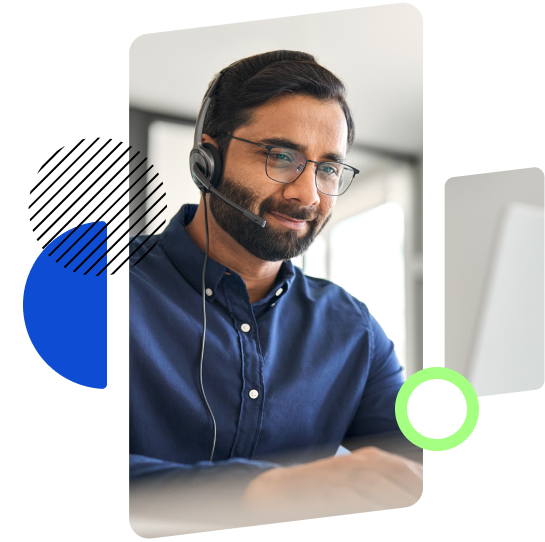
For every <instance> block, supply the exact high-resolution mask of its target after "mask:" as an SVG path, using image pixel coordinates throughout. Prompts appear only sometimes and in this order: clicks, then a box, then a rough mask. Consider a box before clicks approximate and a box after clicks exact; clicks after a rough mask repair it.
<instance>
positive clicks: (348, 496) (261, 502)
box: [244, 447, 423, 521]
mask: <svg viewBox="0 0 545 542" xmlns="http://www.w3.org/2000/svg"><path fill="white" fill-rule="evenodd" d="M422 475H423V473H422V466H421V465H419V464H418V463H415V462H413V461H410V460H409V459H405V458H403V457H401V456H398V455H394V454H391V453H388V452H384V451H382V450H379V449H378V448H374V447H366V448H360V449H358V450H355V451H354V452H353V453H352V454H350V455H344V456H339V457H331V458H327V459H322V460H319V461H314V462H311V463H307V464H304V465H298V466H296V467H289V468H276V469H271V470H269V471H267V472H264V473H263V474H260V475H259V476H257V477H256V478H254V480H253V481H252V482H251V483H250V484H249V486H248V487H247V488H246V491H245V493H244V504H245V506H247V507H249V509H250V512H251V513H254V514H256V515H258V516H265V517H264V518H263V519H265V520H267V521H275V520H276V521H286V520H290V519H304V518H310V517H323V516H331V515H339V514H352V513H357V512H367V511H371V510H384V509H387V508H399V507H405V506H411V505H413V504H414V503H415V502H416V501H417V500H418V499H419V498H420V496H421V494H422Z"/></svg>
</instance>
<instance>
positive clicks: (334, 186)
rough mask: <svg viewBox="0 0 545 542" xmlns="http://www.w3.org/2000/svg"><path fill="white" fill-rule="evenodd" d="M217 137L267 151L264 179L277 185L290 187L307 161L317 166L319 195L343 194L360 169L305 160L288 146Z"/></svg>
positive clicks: (233, 137)
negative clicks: (241, 142) (266, 178)
mask: <svg viewBox="0 0 545 542" xmlns="http://www.w3.org/2000/svg"><path fill="white" fill-rule="evenodd" d="M219 135H220V136H224V137H230V138H232V139H236V140H238V141H243V142H244V143H251V144H252V145H257V146H258V147H263V148H264V149H267V160H266V161H265V172H266V174H267V177H269V179H271V180H272V181H275V182H277V183H284V184H289V183H293V182H295V181H296V180H297V179H298V178H299V177H300V176H301V174H302V173H303V171H305V168H306V166H307V164H308V163H309V162H312V163H313V164H316V174H315V182H316V188H317V190H318V192H321V193H322V194H325V195H326V196H341V195H342V194H344V193H345V192H346V191H347V190H348V188H349V187H350V184H351V183H352V180H353V179H354V177H355V176H356V175H357V174H358V173H359V170H357V169H356V168H353V167H352V166H349V165H347V164H343V163H341V162H315V161H314V160H308V159H307V158H305V157H304V156H303V155H302V154H301V153H300V152H297V151H294V150H293V149H289V148H287V147H277V146H276V145H262V144H261V143H255V142H254V141H248V140H247V139H242V138H240V137H235V136H232V135H227V134H219Z"/></svg>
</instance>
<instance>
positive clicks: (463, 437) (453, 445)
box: [395, 367, 481, 456]
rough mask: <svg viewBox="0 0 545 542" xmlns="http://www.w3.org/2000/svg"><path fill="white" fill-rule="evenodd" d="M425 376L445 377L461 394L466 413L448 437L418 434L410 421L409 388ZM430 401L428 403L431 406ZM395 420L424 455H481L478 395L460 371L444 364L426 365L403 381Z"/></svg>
mask: <svg viewBox="0 0 545 542" xmlns="http://www.w3.org/2000/svg"><path fill="white" fill-rule="evenodd" d="M428 380H446V381H447V382H450V383H452V384H454V385H455V386H456V387H457V388H458V389H459V390H460V391H461V392H462V394H463V395H464V398H465V400H466V404H467V414H466V418H465V421H464V423H463V424H462V426H461V427H460V429H458V431H456V433H454V434H453V435H450V436H449V437H445V438H442V439H433V438H429V437H425V436H424V435H422V434H420V433H419V432H418V431H417V430H416V429H415V428H414V427H413V426H412V424H411V422H410V421H409V416H408V414H407V405H408V403H409V397H410V396H411V394H412V392H413V391H414V390H415V389H416V388H417V387H418V386H419V385H420V384H422V383H424V382H427V381H428ZM432 407H433V405H430V408H432ZM395 412H396V419H397V424H398V426H399V429H400V430H401V432H402V433H403V434H404V435H405V437H406V438H407V439H408V440H409V441H410V442H412V443H413V444H414V445H415V446H418V447H419V448H422V449H423V450H424V455H425V456H439V455H441V456H461V455H465V456H476V455H481V446H480V438H479V399H478V397H477V394H476V393H475V390H474V389H473V386H472V385H471V384H470V383H469V382H468V381H467V380H466V379H465V378H464V377H463V376H462V375H461V374H460V373H457V372H456V371H453V370H452V369H447V368H445V367H429V368H427V369H423V370H421V371H418V372H417V373H415V374H414V375H412V376H411V377H410V378H408V379H407V381H406V382H405V383H404V384H403V386H402V387H401V389H400V390H399V393H398V395H397V399H396V405H395Z"/></svg>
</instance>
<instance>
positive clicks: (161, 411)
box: [130, 51, 422, 521]
mask: <svg viewBox="0 0 545 542" xmlns="http://www.w3.org/2000/svg"><path fill="white" fill-rule="evenodd" d="M353 138H354V126H353V122H352V118H351V114H350V110H349V108H348V105H347V103H346V101H345V89H344V87H343V85H342V83H341V81H339V79H337V78H336V77H335V76H334V75H333V74H332V73H331V72H329V71H328V70H326V69H325V68H323V67H322V66H320V65H319V64H318V63H316V61H315V59H314V58H313V57H312V56H311V55H308V54H305V53H300V52H291V51H275V52H271V53H265V54H261V55H256V56H254V57H250V58H247V59H243V60H241V61H239V62H237V63H235V64H233V65H231V66H230V67H229V68H228V69H227V71H226V72H225V73H224V74H223V76H222V78H221V80H220V81H219V83H218V86H217V88H216V89H215V91H214V93H213V96H212V102H211V105H210V107H209V110H208V112H207V115H206V119H205V122H204V132H203V136H202V142H203V143H208V144H211V145H213V146H214V147H216V148H217V149H218V150H219V153H220V156H221V158H222V163H223V167H222V177H221V181H220V183H219V185H218V190H219V191H220V192H221V193H222V194H223V195H224V196H226V197H228V198H229V199H231V200H232V201H234V202H235V203H236V204H238V205H240V206H241V207H242V208H244V209H247V210H249V211H251V212H253V213H255V214H257V215H259V216H260V217H262V218H264V219H265V220H266V222H267V224H266V226H265V227H264V228H260V227H259V226H258V225H256V224H254V223H253V222H251V221H249V220H248V219H247V218H246V217H244V216H243V215H242V214H240V213H239V211H237V210H235V209H233V208H232V207H230V206H229V205H227V204H226V203H224V202H223V201H222V200H221V199H220V198H218V197H216V196H214V195H210V194H207V195H206V196H205V197H206V198H207V201H208V205H209V212H208V217H207V218H208V228H209V260H208V264H207V267H206V276H205V283H206V284H205V286H206V290H205V291H206V315H207V327H206V347H205V350H204V363H203V383H204V389H205V393H206V398H207V399H208V402H209V404H210V407H211V410H212V412H213V413H214V416H215V418H216V420H217V441H216V444H215V449H214V457H213V459H214V461H213V462H207V461H206V460H207V459H208V458H209V453H210V449H211V446H212V442H213V431H212V423H211V420H210V417H209V413H208V411H207V408H206V407H205V404H204V403H203V397H202V395H201V390H200V382H199V351H200V345H201V333H202V303H201V295H202V288H201V272H202V268H203V261H204V257H205V255H204V252H205V249H206V224H205V208H204V201H203V200H202V198H201V202H200V204H199V206H198V207H197V206H192V205H185V206H183V207H182V209H181V210H180V211H179V212H178V214H177V215H176V216H175V217H174V218H173V219H172V220H171V222H170V224H169V226H168V227H167V228H166V230H165V231H164V232H163V234H161V235H160V236H158V237H159V239H158V244H157V246H156V247H155V248H154V249H153V250H152V251H151V252H150V253H149V254H148V255H147V256H146V257H145V258H144V259H143V260H142V261H140V262H139V263H138V265H136V266H135V267H132V268H131V293H130V303H131V305H130V311H131V312H130V318H131V321H130V328H131V345H130V358H131V397H130V400H131V429H130V432H131V445H130V446H131V454H132V455H131V479H132V481H133V482H138V481H141V480H147V481H150V480H152V481H156V480H162V481H164V483H165V484H167V485H168V486H169V488H170V489H172V488H179V489H180V495H183V496H185V497H187V496H191V499H189V501H190V502H191V503H195V502H197V501H198V500H199V498H204V499H206V498H209V497H210V496H212V495H223V498H224V501H226V500H229V502H230V503H231V504H232V503H234V502H237V503H242V509H244V507H246V509H249V510H252V512H253V513H255V514H262V516H260V517H263V518H265V519H264V521H266V520H270V518H271V517H273V516H274V514H272V511H280V512H281V513H279V514H277V515H276V516H274V517H277V518H281V519H285V518H293V519H294V518H301V517H313V516H319V515H323V514H328V513H347V512H354V511H364V510H376V509H382V508H389V507H393V506H408V505H410V504H413V503H414V502H416V500H417V499H418V497H419V495H420V493H421V488H422V471H421V467H420V465H417V464H416V463H414V462H412V461H409V460H407V459H404V458H402V457H400V456H397V455H393V454H389V453H386V452H382V451H379V450H377V449H376V448H369V447H367V448H361V449H357V450H355V452H354V453H353V454H351V455H347V456H342V457H331V456H333V455H334V454H335V451H336V450H337V448H338V446H339V445H340V444H341V443H343V442H345V443H346V442H347V441H348V440H349V439H354V438H356V437H366V436H369V435H373V434H381V433H386V432H391V431H395V430H397V429H398V428H397V423H396V420H395V413H394V405H395V399H396V396H397V392H398V390H399V388H400V387H401V385H402V383H403V379H402V375H401V367H400V366H399V363H398V361H397V358H396V356H395V353H394V350H393V345H392V343H391V342H390V341H389V340H388V339H387V337H386V336H385V334H384V332H383V331H382V329H381V328H380V326H379V325H378V324H377V322H376V321H375V320H374V319H373V317H372V316H371V315H370V314H369V312H368V310H367V308H366V306H365V305H364V304H363V303H361V302H360V301H358V300H356V299H354V298H353V297H352V296H350V295H349V294H348V293H346V292H345V291H344V290H342V289H341V288H339V287H338V286H336V285H334V284H332V283H330V282H328V281H325V280H320V279H315V278H310V277H306V276H305V275H303V274H302V273H301V271H300V270H299V269H297V268H296V267H294V266H293V265H292V264H291V262H290V261H289V260H290V259H291V258H294V257H296V256H298V255H300V254H302V253H303V252H304V251H305V250H306V249H307V248H308V247H309V245H310V244H311V243H312V241H313V240H314V238H315V237H316V235H318V233H319V232H320V231H321V229H322V228H323V227H324V226H325V224H326V223H327V221H328V220H329V218H330V216H331V213H332V211H333V207H334V205H335V201H336V199H337V198H338V197H346V196H344V193H345V191H346V190H347V189H348V188H349V185H350V182H351V181H352V178H353V176H354V175H355V173H356V172H357V170H355V169H354V168H351V167H350V166H348V165H346V164H344V160H345V156H346V153H347V151H348V149H349V146H350V144H351V143H352V141H353ZM343 164H344V165H343ZM141 242H142V239H138V240H137V241H136V243H141ZM151 245H152V241H148V242H147V243H146V245H144V246H143V247H142V250H141V251H137V252H136V253H135V254H134V256H133V258H134V262H136V261H137V260H138V259H139V258H140V256H141V255H142V254H143V253H144V252H145V250H146V248H147V246H151ZM355 249H357V247H355ZM349 445H350V444H349ZM351 447H352V448H353V446H351ZM286 452H291V454H292V455H289V456H287V455H285V454H286ZM293 454H296V455H295V457H296V459H295V460H294V455H293ZM294 461H296V462H297V463H298V464H297V465H293V463H294ZM287 465H289V466H287ZM133 485H134V484H133ZM226 489H228V492H227V493H228V495H229V497H228V498H227V496H226V495H227V493H225V490H226ZM197 494H199V495H200V496H199V497H197ZM203 495H204V497H203ZM271 514H272V516H271ZM201 520H202V518H201Z"/></svg>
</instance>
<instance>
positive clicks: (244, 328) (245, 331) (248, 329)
mask: <svg viewBox="0 0 545 542" xmlns="http://www.w3.org/2000/svg"><path fill="white" fill-rule="evenodd" d="M240 329H242V331H244V333H248V331H250V326H249V325H248V324H242V325H241V326H240Z"/></svg>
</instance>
